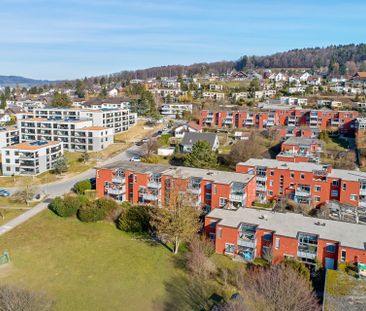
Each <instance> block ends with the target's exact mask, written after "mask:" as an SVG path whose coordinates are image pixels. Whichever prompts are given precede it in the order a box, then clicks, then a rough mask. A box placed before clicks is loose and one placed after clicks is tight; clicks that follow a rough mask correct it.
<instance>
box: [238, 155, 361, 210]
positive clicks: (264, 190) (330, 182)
mask: <svg viewBox="0 0 366 311" xmlns="http://www.w3.org/2000/svg"><path fill="white" fill-rule="evenodd" d="M236 172H237V173H244V174H252V175H255V176H256V200H257V201H259V202H268V201H270V200H273V199H278V198H289V199H292V200H294V201H295V202H297V203H302V204H309V205H310V204H311V205H314V206H318V205H320V204H323V203H327V202H329V201H338V202H340V203H342V204H346V205H352V206H359V207H366V173H363V172H358V171H349V170H340V169H333V168H332V167H330V166H327V165H320V164H315V163H306V162H303V163H292V162H283V161H278V160H271V159H250V160H248V161H246V162H240V163H238V164H237V165H236Z"/></svg>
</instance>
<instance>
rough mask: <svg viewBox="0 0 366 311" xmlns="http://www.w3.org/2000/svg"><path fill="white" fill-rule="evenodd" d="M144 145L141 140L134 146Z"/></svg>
mask: <svg viewBox="0 0 366 311" xmlns="http://www.w3.org/2000/svg"><path fill="white" fill-rule="evenodd" d="M143 144H144V142H143V141H142V140H140V141H138V142H137V143H136V146H142V145H143Z"/></svg>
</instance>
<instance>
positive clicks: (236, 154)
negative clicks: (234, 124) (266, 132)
mask: <svg viewBox="0 0 366 311" xmlns="http://www.w3.org/2000/svg"><path fill="white" fill-rule="evenodd" d="M265 151H266V148H265V147H264V145H263V138H262V137H261V135H260V134H258V133H256V132H254V131H252V132H251V134H250V136H249V139H248V140H246V141H243V140H241V141H239V142H237V143H236V144H234V145H233V146H232V147H231V150H230V153H229V154H228V156H227V160H228V161H229V163H230V164H231V165H236V164H237V163H238V162H241V161H246V160H248V159H250V158H258V157H260V156H261V155H262V154H263V153H264V152H265Z"/></svg>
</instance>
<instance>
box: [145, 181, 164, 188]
mask: <svg viewBox="0 0 366 311" xmlns="http://www.w3.org/2000/svg"><path fill="white" fill-rule="evenodd" d="M147 186H148V188H153V189H159V188H161V182H160V181H156V180H150V181H149V182H148V183H147Z"/></svg>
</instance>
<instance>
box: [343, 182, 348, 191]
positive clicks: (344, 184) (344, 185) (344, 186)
mask: <svg viewBox="0 0 366 311" xmlns="http://www.w3.org/2000/svg"><path fill="white" fill-rule="evenodd" d="M346 189H347V184H346V183H342V190H343V191H345V190H346Z"/></svg>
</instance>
